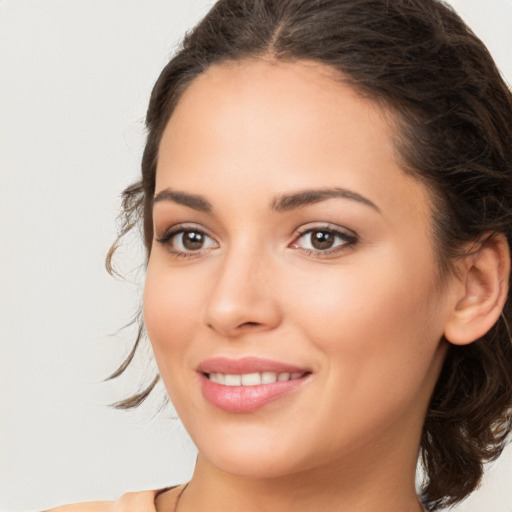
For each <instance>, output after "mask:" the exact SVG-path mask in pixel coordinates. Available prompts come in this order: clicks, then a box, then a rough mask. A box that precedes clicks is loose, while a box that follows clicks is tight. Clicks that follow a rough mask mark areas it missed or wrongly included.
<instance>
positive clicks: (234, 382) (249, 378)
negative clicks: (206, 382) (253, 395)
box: [207, 372, 307, 386]
mask: <svg viewBox="0 0 512 512" xmlns="http://www.w3.org/2000/svg"><path fill="white" fill-rule="evenodd" d="M306 373H307V372H294V373H286V372H283V373H276V372H261V373H260V372H255V373H244V374H242V375H230V374H225V373H215V372H213V373H210V374H208V375H207V377H208V379H210V381H211V382H216V383H217V384H222V385H224V386H259V385H260V384H273V383H274V382H286V381H288V380H292V379H300V378H301V377H304V375H306Z"/></svg>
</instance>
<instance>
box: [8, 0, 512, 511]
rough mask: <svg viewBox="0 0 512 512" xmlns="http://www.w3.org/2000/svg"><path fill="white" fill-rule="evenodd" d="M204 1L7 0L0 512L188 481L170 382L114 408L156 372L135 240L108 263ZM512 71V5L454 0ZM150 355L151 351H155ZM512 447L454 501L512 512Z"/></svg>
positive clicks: (187, 457)
mask: <svg viewBox="0 0 512 512" xmlns="http://www.w3.org/2000/svg"><path fill="white" fill-rule="evenodd" d="M211 3H212V2H210V1H206V0H144V1H142V0H0V173H1V185H0V247H1V270H0V335H1V354H0V510H1V511H2V512H22V511H23V512H28V511H35V510H42V509H44V508H47V507H50V506H56V505H59V504H63V503H69V502H76V501H88V500H100V499H111V500H113V499H117V498H118V497H119V496H120V495H121V494H122V493H124V492H127V491H135V490H144V489H150V488H153V489H154V488H158V487H164V486H167V485H171V484H175V483H181V482H184V481H186V480H187V479H188V478H189V477H190V475H191V471H192V468H193V463H194V456H195V452H194V448H193V445H192V443H191V442H190V440H189V439H188V438H187V436H186V434H185V433H184V430H183V427H181V426H180V424H179V421H178V420H176V419H175V418H174V414H173V411H172V409H170V408H166V409H164V410H163V411H162V412H160V413H157V411H158V408H159V405H160V403H161V398H162V397H163V396H164V391H163V389H162V388H159V389H158V390H157V392H156V393H155V395H154V397H153V398H152V399H151V400H149V401H148V402H147V403H146V404H144V406H143V407H142V408H141V409H140V410H138V411H136V412H128V413H127V412H118V411H114V410H112V409H111V408H109V407H107V404H108V403H111V402H113V401H115V400H117V399H121V398H123V397H126V396H128V394H130V393H131V392H134V391H137V390H138V389H139V386H140V385H141V384H143V383H144V382H147V381H148V380H150V379H151V377H152V376H153V372H154V365H152V364H151V362H148V363H146V362H145V361H146V358H145V357H141V358H140V359H138V360H137V361H136V364H135V365H134V368H133V369H132V370H131V371H130V372H128V374H127V375H126V376H123V377H121V378H120V379H117V380H116V381H113V382H108V383H102V379H104V378H105V377H106V376H107V375H108V374H109V373H110V372H112V371H113V370H114V369H115V367H116V365H117V364H119V363H120V362H121V360H122V359H123V356H124V355H125V354H126V353H127V351H128V349H129V346H130V345H131V342H132V339H133V336H132V335H133V331H130V329H127V330H125V331H121V332H116V331H117V330H118V329H119V328H120V327H122V326H123V325H124V324H125V323H127V322H128V321H129V319H130V318H131V316H132V314H133V313H134V312H135V311H136V309H137V307H138V304H139V302H140V291H141V283H142V278H143V274H142V272H141V271H140V270H138V269H139V266H140V263H141V261H142V252H141V247H140V243H139V242H138V241H137V240H136V239H133V240H131V241H130V243H129V244H128V245H127V246H126V248H125V250H124V251H123V253H122V255H121V256H122V257H121V262H120V267H121V271H122V272H124V273H125V274H126V275H127V279H126V280H125V281H122V280H115V279H113V278H111V277H109V276H108V275H107V274H106V272H105V270H104V266H103V260H104V256H105V253H106V251H107V250H108V247H109V244H110V243H111V242H112V240H113V238H114V235H115V228H116V223H115V219H116V214H117V211H118V207H119V197H120V192H121V190H122V189H123V188H124V187H125V186H126V185H128V184H129V183H130V182H132V181H134V180H135V179H136V178H137V174H138V172H139V162H140V157H141V151H142V147H143V141H144V127H143V118H144V113H145V108H146V105H147V101H148V97H149V93H150V90H151V87H152V84H153V83H154V81H155V79H156V78H157V76H158V73H159V71H160V70H161V68H162V67H163V65H164V64H165V62H166V61H167V60H168V58H169V56H170V55H171V54H172V52H173V50H174V48H175V47H176V44H177V43H178V41H179V40H180V39H181V37H182V36H183V34H184V32H185V31H186V30H188V29H189V28H191V27H192V26H193V25H194V24H195V23H196V22H197V21H198V20H199V19H200V17H201V16H202V15H203V14H204V13H205V12H206V10H207V8H208V7H209V6H210V4H211ZM452 3H453V4H454V5H455V7H456V8H457V9H458V10H459V12H460V13H461V14H462V15H463V16H464V17H465V19H466V20H467V21H468V22H469V24H470V25H471V26H472V27H473V28H474V30H475V31H476V32H477V34H479V35H480V37H481V38H482V39H483V40H484V41H485V42H486V44H487V45H488V47H489V48H490V50H491V52H492V53H493V55H494V56H495V58H496V60H497V62H498V65H499V66H500V68H501V70H502V72H503V73H504V75H505V76H507V77H508V80H509V83H510V81H512V50H511V49H512V29H511V27H512V0H485V1H484V0H457V1H456V0H453V2H452ZM142 354H143V356H144V354H145V355H146V356H148V357H147V359H148V360H149V361H150V357H149V355H150V353H149V350H148V349H147V348H145V349H143V350H142ZM511 484H512V451H511V449H510V448H509V449H508V450H507V452H506V453H505V454H504V455H503V456H502V457H501V459H500V460H499V461H498V462H497V463H495V464H493V465H492V466H491V467H489V468H488V470H487V473H486V477H485V481H484V484H483V486H482V488H481V490H479V491H478V492H476V493H475V494H474V495H473V496H472V497H471V498H470V499H469V500H467V501H466V502H465V503H463V504H462V505H460V506H459V507H457V508H456V509H454V510H457V511H466V512H487V511H489V512H512V497H511V491H510V488H511V487H512V485H511Z"/></svg>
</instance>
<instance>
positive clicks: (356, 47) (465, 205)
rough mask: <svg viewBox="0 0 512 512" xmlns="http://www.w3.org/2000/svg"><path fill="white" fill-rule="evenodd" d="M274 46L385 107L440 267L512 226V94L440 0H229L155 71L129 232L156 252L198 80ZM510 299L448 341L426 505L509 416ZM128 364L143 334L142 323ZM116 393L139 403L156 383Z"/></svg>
mask: <svg viewBox="0 0 512 512" xmlns="http://www.w3.org/2000/svg"><path fill="white" fill-rule="evenodd" d="M257 56H269V57H271V58H272V59H274V60H277V61H279V60H282V61H294V60H299V59H300V60H310V61H311V60H312V61H316V62H319V63H323V64H325V65H327V66H330V67H331V68H333V69H335V70H338V71H339V72H341V74H342V76H343V77H348V79H347V80H345V81H348V82H349V83H350V84H351V85H352V86H353V87H354V88H355V89H357V90H358V91H359V92H360V93H362V94H364V95H366V96H367V97H369V98H371V99H373V100H375V101H377V102H379V103H381V104H382V105H385V106H386V107H388V109H390V110H391V111H392V112H393V113H394V114H395V117H396V119H397V121H398V125H399V127H400V129H399V132H400V133H399V134H398V137H397V141H396V144H397V149H398V151H399V154H400V155H401V157H402V160H403V163H404V169H405V171H406V172H409V173H411V174H413V175H414V176H416V177H417V178H418V179H421V180H423V181H424V182H425V183H427V185H428V186H429V188H430V190H431V191H432V194H433V197H434V198H435V204H436V208H435V210H436V211H435V212H434V220H435V227H436V230H435V231H436V233H435V235H436V242H437V246H438V257H439V261H440V263H441V267H442V268H443V267H444V270H447V271H450V268H451V267H450V263H452V262H453V261H454V258H456V257H457V256H458V250H459V248H460V247H461V246H462V245H463V244H464V243H466V242H468V241H476V240H478V239H479V238H481V237H482V235H484V234H486V233H487V234H488V233H502V234H504V235H505V236H506V238H507V241H508V244H509V247H510V244H511V240H512V238H511V237H512V96H511V94H510V91H509V90H508V89H507V87H506V84H505V83H504V81H503V79H502V78H501V77H500V74H499V71H498V70H497V68H496V66H495V64H494V62H493V60H492V58H491V56H490V54H489V52H488V51H487V49H486V48H485V46H484V45H483V43H482V42H481V41H480V40H479V39H478V38H477V37H476V36H475V35H474V34H473V32H471V30H470V29H469V28H468V27H467V26H466V25H465V24H464V23H463V22H462V20H461V19H460V18H459V17H458V15H457V14H456V13H455V12H454V11H453V10H451V8H450V7H448V6H446V5H444V4H443V3H441V2H440V1H437V0H220V1H219V2H217V3H216V4H215V5H214V6H213V8H212V9H211V10H210V12H209V13H208V14H207V15H206V17H205V18H204V19H203V20H202V21H201V22H200V23H199V24H198V25H197V26H196V27H195V29H194V30H193V31H192V32H190V33H189V34H188V35H187V36H186V37H185V39H184V41H183V44H182V46H181V48H180V49H179V51H178V53H177V54H176V55H175V56H174V57H173V58H172V60H171V61H170V62H169V63H168V64H167V66H166V67H165V68H164V70H163V71H162V73H161V75H160V77H159V78H158V80H157V82H156V84H155V86H154V89H153V92H152V95H151V100H150V104H149V109H148V112H147V118H146V126H147V130H148V135H147V142H146V147H145V151H144V155H143V159H142V179H141V181H139V182H137V183H135V184H134V185H132V186H130V187H128V188H127V189H126V190H125V191H124V197H123V210H122V217H121V218H122V223H121V230H120V235H119V238H118V240H117V241H116V243H115V244H114V246H113V247H112V249H111V251H110V252H109V255H108V257H107V267H108V268H109V269H110V270H111V271H112V266H111V263H112V256H113V254H114V252H115V250H116V247H117V245H118V243H119V241H120V239H121V238H122V237H123V236H124V235H125V234H126V233H127V232H129V231H130V230H131V229H132V228H133V227H134V226H137V225H138V224H139V221H142V223H143V232H144V242H145V246H146V250H147V255H148V256H149V253H150V250H151V243H152V239H153V226H152V207H153V203H152V201H153V195H154V189H155V173H156V163H157V158H158V148H159V144H160V139H161V137H162V133H163V130H164V128H165V126H166V124H167V122H168V120H169V118H170V116H171V115H172V112H173V109H174V107H175V106H176V104H177V102H178V101H179V99H180V97H181V95H182V93H183V92H184V90H185V89H186V88H187V87H188V86H189V85H190V83H191V82H192V81H193V80H194V78H196V77H197V76H198V75H200V74H201V73H202V72H203V71H205V70H206V69H208V68H209V67H210V66H212V65H213V64H215V63H221V62H223V61H229V60H241V59H247V58H251V57H257ZM511 315H512V308H511V303H510V301H507V303H506V305H505V309H504V311H503V314H502V318H501V321H499V322H498V323H497V324H496V325H495V326H494V327H493V328H492V329H491V330H490V331H489V332H488V333H487V334H486V335H485V336H483V337H482V338H481V339H479V340H477V341H475V342H474V343H471V344H470V345H467V346H454V345H450V348H449V351H448V354H447V357H446V360H445V363H444V366H443V369H442V372H441V375H440V377H439V380H438V382H437V385H436V388H435V390H434V393H433V396H432V398H431V402H430V406H429V409H428V412H427V416H426V420H425V424H424V428H423V436H422V440H421V457H422V462H423V465H424V468H425V482H424V483H423V487H422V490H421V498H422V500H423V502H424V504H425V505H426V506H427V508H428V509H429V510H438V509H440V508H443V507H446V506H450V505H453V504H455V503H457V502H459V501H461V500H462V499H464V498H465V497H466V496H467V495H468V494H469V493H471V492H472V491H473V490H474V489H475V487H476V486H477V485H478V483H479V482H480V480H481V477H482V472H483V463H484V462H486V461H490V460H493V459H495V458H497V457H498V456H499V455H500V453H501V451H502V450H503V448H504V446H505V444H506V442H507V440H508V436H509V434H510V432H511V430H512V343H511V340H510V332H509V331H508V327H507V326H508V322H507V321H510V319H511ZM140 325H141V328H140V330H139V334H138V336H137V339H136V343H135V345H134V348H133V350H132V352H131V353H130V355H129V356H128V358H127V359H126V360H125V361H124V363H123V364H122V365H121V366H120V367H119V369H118V370H117V371H116V372H114V374H113V375H112V376H111V377H112V378H113V377H115V376H117V375H119V374H121V373H122V372H123V371H124V370H125V369H126V367H127V366H128V364H129V363H130V361H131V360H132V358H133V355H134V353H135V350H136V349H137V346H138V344H139V341H140V339H141V337H142V336H143V333H144V330H143V324H142V323H141V324H140ZM157 380H158V376H157V377H156V378H155V380H154V381H153V382H152V384H151V386H150V387H149V388H148V389H146V390H145V391H143V392H141V393H139V394H138V395H136V396H134V397H131V398H129V399H127V400H124V401H122V402H118V403H117V404H116V406H117V407H120V408H129V407H136V406H137V405H138V404H140V403H141V402H142V401H143V400H144V399H145V398H146V397H147V396H148V394H149V393H150V391H151V390H152V389H153V387H154V385H155V384H156V382H157Z"/></svg>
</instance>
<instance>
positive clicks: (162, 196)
mask: <svg viewBox="0 0 512 512" xmlns="http://www.w3.org/2000/svg"><path fill="white" fill-rule="evenodd" d="M160 201H172V202H173V203H177V204H181V205H183V206H188V207H189V208H192V209H193V210H198V211H200V212H206V213H208V212H211V211H212V210H213V206H212V204H211V203H210V202H209V201H207V200H206V199H205V198H204V197H203V196H199V195H196V194H188V193H186V192H177V191H174V190H170V189H168V188H166V189H164V190H162V191H160V192H158V194H156V195H155V197H154V198H153V203H158V202H160Z"/></svg>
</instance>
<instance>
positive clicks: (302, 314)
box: [291, 253, 444, 386]
mask: <svg viewBox="0 0 512 512" xmlns="http://www.w3.org/2000/svg"><path fill="white" fill-rule="evenodd" d="M414 256H417V255H413V256H411V255H410V254H409V255H408V257H407V258H405V257H403V256H402V257H401V256H400V253H396V254H392V253H388V254H386V253H382V254H381V255H380V256H379V258H374V259H373V260H372V262H368V265H366V264H360V265H359V264H358V265H353V266H352V267H350V268H348V267H347V268H346V269H342V270H340V269H332V270H333V271H332V272H329V273H328V274H325V275H324V276H323V277H322V278H321V279H319V278H318V276H317V279H315V280H314V281H309V282H303V283H302V284H303V290H302V292H298V293H296V295H295V296H296V297H301V300H300V302H299V303H297V304H296V306H297V308H296V309H295V311H294V312H293V313H291V315H292V316H294V317H295V318H300V319H301V322H302V323H301V325H302V328H303V329H304V330H305V331H306V336H307V338H308V339H309V340H311V341H312V342H313V343H314V344H315V345H316V346H317V348H318V349H319V350H320V351H321V352H323V353H324V355H325V356H326V361H327V364H329V365H330V366H331V369H332V372H334V373H335V374H336V375H337V376H338V377H339V378H341V379H343V380H345V379H346V380H347V382H350V383H351V385H353V384H354V383H355V382H359V383H361V385H363V383H366V384H368V385H370V386H371V385H372V383H376V382H386V381H389V380H390V379H392V378H395V379H399V380H402V381H404V380H408V379H409V380H411V381H414V380H415V379H416V378H419V379H420V378H422V376H424V375H425V373H426V372H427V371H428V369H429V364H430V362H431V359H432V357H433V355H434V352H435V350H436V347H437V345H438V342H439V340H440V339H441V337H442V334H443V328H444V325H443V317H442V310H441V308H440V307H438V295H437V291H436V290H437V288H436V282H435V280H434V278H433V277H432V275H433V273H432V270H431V264H430V260H428V261H426V258H425V256H424V255H423V258H422V259H417V258H416V259H415V257H414ZM361 263H362V262H361ZM370 263H371V265H370ZM368 269H371V271H369V270H368ZM312 290H314V292H313V293H312ZM306 292H307V293H306Z"/></svg>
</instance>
